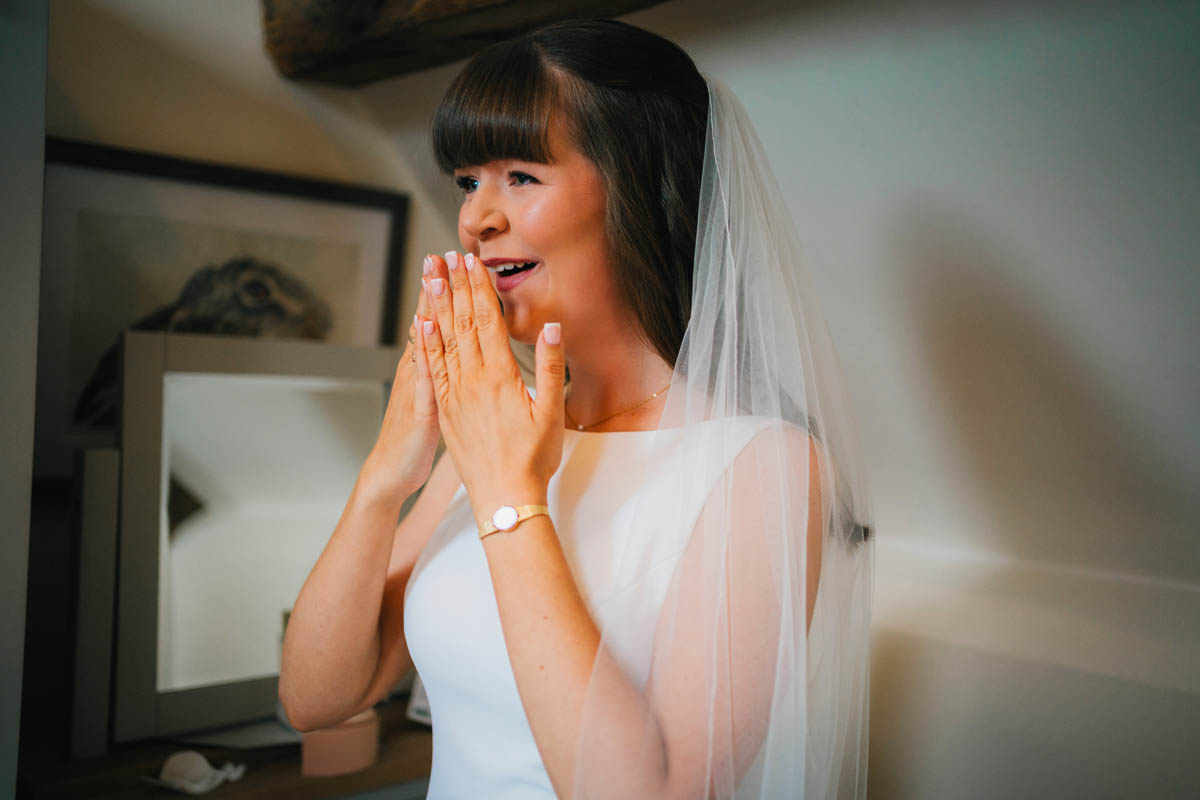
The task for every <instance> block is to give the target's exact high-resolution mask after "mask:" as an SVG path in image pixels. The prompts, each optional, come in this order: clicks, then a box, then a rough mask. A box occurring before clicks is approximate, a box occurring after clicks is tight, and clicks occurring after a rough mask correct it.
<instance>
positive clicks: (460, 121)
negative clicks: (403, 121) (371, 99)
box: [433, 39, 559, 174]
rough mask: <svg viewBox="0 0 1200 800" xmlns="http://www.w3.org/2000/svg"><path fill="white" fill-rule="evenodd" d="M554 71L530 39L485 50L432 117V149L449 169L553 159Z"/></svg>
mask: <svg viewBox="0 0 1200 800" xmlns="http://www.w3.org/2000/svg"><path fill="white" fill-rule="evenodd" d="M558 95H559V92H558V87H557V84H556V81H555V79H554V76H553V75H552V74H550V70H549V69H547V67H546V65H545V64H544V63H543V60H542V58H541V56H540V54H539V53H538V52H537V51H536V49H535V48H534V47H533V46H532V45H531V44H530V43H529V41H528V40H526V39H517V40H513V41H509V42H502V43H501V44H499V45H493V46H492V47H490V48H488V49H486V50H484V51H483V52H481V53H480V54H479V55H478V56H476V57H475V58H474V59H473V60H472V61H471V62H470V63H469V64H468V65H467V67H466V68H465V69H464V70H463V71H462V72H461V73H459V75H458V77H457V78H455V79H454V82H453V83H452V84H450V88H449V89H447V91H446V95H445V97H444V98H443V99H442V102H441V104H439V106H438V109H437V113H436V115H435V116H434V120H433V153H434V157H435V159H436V160H437V165H438V168H439V169H441V171H442V172H444V173H446V174H449V173H451V172H453V171H454V170H456V169H458V168H459V167H466V166H474V165H478V164H486V163H488V162H490V161H498V160H501V159H510V158H511V159H516V160H518V161H533V162H537V163H547V162H549V161H550V143H549V133H550V115H551V113H552V111H553V110H554V108H555V107H556V105H557V104H558V100H559V97H558Z"/></svg>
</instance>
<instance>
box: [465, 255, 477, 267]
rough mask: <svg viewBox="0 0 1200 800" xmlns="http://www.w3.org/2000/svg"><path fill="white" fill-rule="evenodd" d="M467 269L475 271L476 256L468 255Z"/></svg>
mask: <svg viewBox="0 0 1200 800" xmlns="http://www.w3.org/2000/svg"><path fill="white" fill-rule="evenodd" d="M467 269H475V254H474V253H467Z"/></svg>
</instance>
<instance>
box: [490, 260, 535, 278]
mask: <svg viewBox="0 0 1200 800" xmlns="http://www.w3.org/2000/svg"><path fill="white" fill-rule="evenodd" d="M532 263H533V262H532V261H514V262H512V263H511V264H497V265H496V266H494V267H492V269H493V270H495V271H496V272H497V273H499V274H500V275H503V274H504V273H506V272H512V271H513V270H515V269H520V268H521V267H523V266H525V265H526V264H532Z"/></svg>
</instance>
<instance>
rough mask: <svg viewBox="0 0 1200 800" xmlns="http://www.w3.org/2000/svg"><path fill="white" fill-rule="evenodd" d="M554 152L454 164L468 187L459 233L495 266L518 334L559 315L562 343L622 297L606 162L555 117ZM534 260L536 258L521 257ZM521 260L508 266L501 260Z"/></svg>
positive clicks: (533, 333) (531, 336)
mask: <svg viewBox="0 0 1200 800" xmlns="http://www.w3.org/2000/svg"><path fill="white" fill-rule="evenodd" d="M549 138H550V150H551V157H552V159H553V160H552V161H551V163H549V164H539V163H536V162H529V161H514V160H503V161H493V162H490V163H488V164H483V165H479V166H472V167H463V168H461V169H457V170H455V171H454V174H455V181H456V182H457V183H458V185H459V187H460V188H461V189H462V190H463V203H462V207H461V208H460V209H459V212H458V238H459V240H460V241H461V242H462V245H463V248H464V249H465V250H466V251H467V252H470V253H474V254H475V256H476V258H478V259H479V261H480V263H482V264H483V265H484V266H486V267H487V268H488V274H489V276H490V278H491V280H492V285H493V286H495V287H496V291H497V293H498V294H499V296H500V300H501V302H502V303H503V304H504V320H505V322H506V323H507V325H508V329H509V333H510V335H512V337H513V338H514V339H516V340H517V341H520V342H525V343H526V344H532V343H533V342H535V341H537V336H538V332H539V331H540V330H541V328H542V325H543V324H544V323H546V322H561V323H562V325H563V336H564V341H565V342H570V341H571V339H570V337H571V332H572V329H574V330H575V331H577V332H580V333H582V332H583V331H584V330H586V328H587V327H590V326H589V320H590V322H591V323H596V322H598V321H599V319H598V317H597V314H599V313H602V312H603V311H604V310H606V309H613V308H615V307H616V304H617V292H616V287H615V285H614V284H613V281H612V270H611V269H610V265H609V255H608V242H607V239H606V237H605V230H604V188H603V185H602V181H601V177H600V173H599V171H598V170H597V169H596V167H595V166H594V165H593V164H592V162H591V161H589V160H588V159H587V158H586V157H585V156H584V155H583V154H582V153H580V152H579V151H578V150H576V149H575V147H574V146H573V145H572V144H571V142H570V140H569V139H568V138H567V136H566V135H565V131H564V130H563V126H561V125H557V124H555V125H551V128H550V137H549ZM529 264H532V265H533V266H532V267H528V266H524V265H529ZM513 265H518V266H521V267H522V268H521V269H520V270H519V271H516V272H512V273H510V274H507V275H506V274H505V271H507V270H504V271H502V270H501V267H512V266H513Z"/></svg>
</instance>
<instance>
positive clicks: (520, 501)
mask: <svg viewBox="0 0 1200 800" xmlns="http://www.w3.org/2000/svg"><path fill="white" fill-rule="evenodd" d="M477 494H478V497H472V499H471V510H472V512H474V514H475V525H476V526H477V527H483V526H484V525H486V524H487V523H489V522H491V521H492V515H493V514H495V513H496V509H498V508H500V507H501V506H513V507H517V506H527V505H546V496H547V492H546V486H545V484H539V482H537V481H524V482H513V483H506V484H504V485H503V486H496V487H489V489H488V490H487V491H481V492H478V493H477ZM468 495H470V493H469V492H468Z"/></svg>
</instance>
